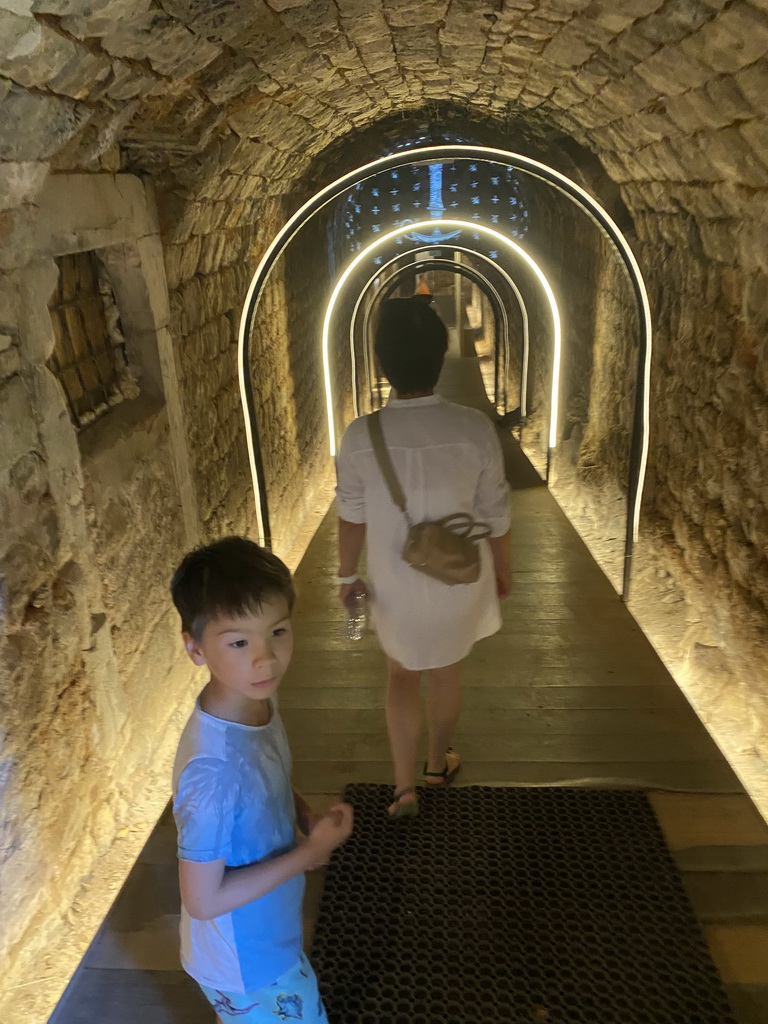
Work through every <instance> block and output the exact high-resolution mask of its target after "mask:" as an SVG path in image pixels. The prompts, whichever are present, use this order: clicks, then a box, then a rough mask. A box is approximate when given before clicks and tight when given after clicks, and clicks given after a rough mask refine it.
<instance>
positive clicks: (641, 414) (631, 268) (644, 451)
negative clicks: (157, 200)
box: [238, 143, 653, 600]
mask: <svg viewBox="0 0 768 1024" xmlns="http://www.w3.org/2000/svg"><path fill="white" fill-rule="evenodd" d="M451 160H476V161H484V162H486V163H496V164H501V165H503V166H506V167H512V168H514V169H515V170H516V171H518V172H522V173H523V174H529V175H530V176H531V177H534V178H538V179H539V180H541V181H543V182H545V183H546V184H548V185H550V186H552V187H553V188H556V189H557V190H558V191H559V192H562V193H563V195H565V196H567V197H568V198H569V199H570V200H571V201H572V202H575V203H576V205H577V206H579V207H581V209H582V210H584V212H585V213H586V214H587V215H588V216H589V217H590V218H591V220H592V221H593V222H594V223H595V224H596V225H597V226H598V228H599V229H600V230H601V231H602V232H603V233H604V234H605V235H606V236H607V238H608V239H609V240H610V242H611V244H612V245H613V246H614V248H615V249H616V251H617V252H618V254H619V257H620V259H621V261H622V263H623V264H624V268H625V270H626V271H627V274H628V276H629V280H630V283H631V284H632V288H633V291H634V294H635V300H636V302H637V305H638V314H639V325H640V344H639V354H638V361H639V367H638V375H637V390H636V397H635V415H634V419H633V424H632V430H633V440H632V447H631V449H630V468H629V474H630V479H629V505H630V514H629V515H628V517H627V518H628V522H627V526H628V529H627V535H626V541H625V546H624V588H623V596H624V599H625V600H627V598H628V595H629V581H630V576H631V563H632V545H633V542H634V540H636V539H637V534H638V526H639V521H640V505H641V502H642V496H643V488H644V485H645V476H646V471H647V466H648V445H649V426H650V422H649V421H650V416H649V401H650V398H649V396H650V377H651V358H652V343H653V329H652V324H651V308H650V304H649V302H648V292H647V290H646V287H645V281H644V280H643V275H642V273H641V272H640V267H639V266H638V263H637V260H636V259H635V255H634V253H633V252H632V250H631V248H630V247H629V243H628V242H627V240H626V238H625V237H624V235H623V233H622V232H621V231H620V230H619V227H618V225H617V224H616V222H615V221H614V220H613V218H612V217H611V216H610V215H609V214H608V211H607V210H606V209H605V208H604V207H603V206H602V205H601V204H600V203H598V201H597V200H596V199H595V198H594V197H593V196H591V195H590V194H589V193H588V192H587V191H585V190H584V189H583V188H581V186H579V185H577V184H576V182H575V181H572V180H571V179H570V178H568V177H567V176H566V175H565V174H561V173H560V171H556V170H555V169H554V167H549V166H548V165H547V164H543V163H541V162H540V161H538V160H533V159H532V158H531V157H528V156H523V155H522V153H514V152H511V151H509V150H504V149H493V148H491V147H488V146H470V145H466V144H463V143H461V144H458V143H457V144H455V145H445V146H424V147H422V148H420V149H405V150H400V151H398V152H397V153H392V154H390V155H389V156H385V157H380V158H379V159H377V160H373V161H371V162H370V163H367V164H365V165H363V166H362V167H358V168H355V169H354V170H352V171H349V172H348V173H347V174H344V175H342V176H341V177H340V178H337V179H336V180H335V181H332V182H330V184H328V185H326V186H325V188H323V189H321V190H320V191H319V192H316V193H315V195H314V196H312V197H311V198H310V199H308V200H307V202H306V203H304V204H303V206H301V207H300V208H299V209H298V210H297V211H296V213H294V214H293V216H292V217H290V218H289V220H288V221H287V223H286V224H285V225H284V226H283V227H282V228H281V230H280V231H279V232H278V233H277V235H275V237H274V238H273V239H272V242H271V243H270V244H269V246H268V247H267V250H266V251H265V253H264V255H263V256H262V258H261V261H260V262H259V265H258V267H257V268H256V272H255V274H254V275H253V278H252V280H251V283H250V286H249V288H248V294H247V296H246V300H245V305H244V307H243V315H242V317H241V320H240V331H239V335H238V364H239V370H238V372H239V378H240V393H241V396H242V399H243V415H244V419H245V433H246V437H247V441H248V454H249V458H250V464H251V477H252V480H253V490H254V495H255V497H256V501H257V503H258V504H259V505H260V506H261V505H262V503H263V507H264V508H265V509H266V507H267V505H266V492H265V491H264V490H263V487H262V486H261V484H260V473H259V465H258V460H257V458H256V452H255V447H254V443H253V438H252V433H253V426H252V421H255V411H254V406H255V401H254V397H253V384H252V381H251V378H250V366H249V351H248V350H249V346H250V326H251V320H252V318H253V314H254V310H255V308H256V306H257V305H258V302H259V299H260V297H261V293H262V290H263V288H264V285H265V283H266V281H267V278H268V277H269V275H270V273H271V272H272V270H273V268H274V265H275V263H276V261H277V259H278V257H279V256H280V254H281V253H282V251H283V250H284V249H285V247H286V246H287V245H288V243H289V242H290V241H291V239H292V238H293V237H294V235H295V234H296V232H297V231H299V229H300V228H301V227H302V226H303V225H304V224H305V223H306V222H307V221H308V220H309V219H310V218H311V217H313V216H314V215H315V214H316V213H317V212H318V211H319V210H322V209H323V207H324V206H326V205H327V204H328V203H330V202H331V201H332V200H334V199H336V198H337V197H338V196H340V195H341V194H342V193H344V192H345V191H346V190H347V189H348V188H350V187H353V186H355V185H357V184H359V183H361V182H363V181H365V180H367V179H368V178H372V177H374V176H375V175H376V174H378V173H380V172H381V171H385V170H391V169H393V168H396V167H405V166H408V165H411V164H418V163H429V162H430V161H434V162H438V161H439V162H441V163H444V162H447V161H451ZM637 432H639V434H640V453H639V456H638V457H637V458H636V456H635V442H634V438H635V436H636V433H637Z"/></svg>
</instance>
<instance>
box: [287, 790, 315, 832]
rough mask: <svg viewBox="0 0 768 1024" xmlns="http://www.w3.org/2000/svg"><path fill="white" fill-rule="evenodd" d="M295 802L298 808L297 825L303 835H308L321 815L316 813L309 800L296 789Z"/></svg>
mask: <svg viewBox="0 0 768 1024" xmlns="http://www.w3.org/2000/svg"><path fill="white" fill-rule="evenodd" d="M293 804H294V807H295V808H296V827H297V828H298V830H299V832H301V834H302V835H303V836H308V835H309V833H310V832H311V831H312V829H313V828H314V827H315V825H316V824H317V823H318V821H319V820H320V815H319V814H315V812H314V811H313V810H312V808H311V807H310V806H309V804H308V803H307V801H306V800H305V799H304V797H303V796H302V795H301V793H297V792H296V790H295V789H294V791H293Z"/></svg>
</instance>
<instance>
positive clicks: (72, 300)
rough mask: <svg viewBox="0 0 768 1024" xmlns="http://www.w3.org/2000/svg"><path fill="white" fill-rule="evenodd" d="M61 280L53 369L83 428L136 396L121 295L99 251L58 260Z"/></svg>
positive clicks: (54, 309) (53, 312)
mask: <svg viewBox="0 0 768 1024" xmlns="http://www.w3.org/2000/svg"><path fill="white" fill-rule="evenodd" d="M56 262H57V264H58V267H59V280H58V284H57V286H56V291H55V292H54V293H53V296H52V298H51V300H50V302H49V303H48V309H49V312H50V316H51V322H52V323H53V331H54V336H55V339H56V340H55V344H54V349H53V354H52V356H51V359H50V364H49V365H50V367H51V369H52V370H53V372H54V373H55V374H56V376H57V377H58V379H59V381H60V382H61V385H62V387H63V388H64V392H65V394H66V396H67V404H68V405H69V411H70V415H71V417H72V420H73V422H74V424H75V426H76V427H78V428H83V427H86V426H88V424H89V423H92V422H93V421H94V420H95V419H97V418H98V417H99V416H101V415H103V414H104V413H105V412H108V411H109V409H111V408H112V406H114V405H117V404H118V403H119V402H121V401H122V400H123V399H124V398H130V397H134V395H135V393H136V390H137V389H136V382H135V379H134V378H133V375H132V374H131V373H130V369H129V366H128V358H127V355H126V350H125V340H124V338H123V333H122V330H121V327H120V317H119V314H118V311H117V306H116V304H115V296H114V293H113V292H112V287H111V285H110V283H109V278H108V277H107V275H106V272H105V270H104V266H103V264H102V262H101V260H100V259H99V257H98V254H97V253H96V252H77V253H72V254H69V255H66V256H60V257H59V258H58V259H57V260H56Z"/></svg>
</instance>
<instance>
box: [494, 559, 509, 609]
mask: <svg viewBox="0 0 768 1024" xmlns="http://www.w3.org/2000/svg"><path fill="white" fill-rule="evenodd" d="M494 571H495V574H496V593H497V594H498V595H499V600H500V601H503V600H504V599H505V598H507V597H509V595H510V594H511V593H512V571H511V569H510V568H509V566H508V565H501V566H499V565H497V566H495V567H494Z"/></svg>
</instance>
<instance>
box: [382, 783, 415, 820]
mask: <svg viewBox="0 0 768 1024" xmlns="http://www.w3.org/2000/svg"><path fill="white" fill-rule="evenodd" d="M415 792H416V790H415V788H414V787H413V786H408V787H407V788H406V789H401V790H398V792H397V793H395V795H394V798H393V800H392V804H391V807H393V808H394V810H388V811H387V814H388V815H389V820H390V821H402V820H403V819H407V818H415V817H416V815H417V814H418V813H419V801H418V800H409V801H408V803H405V804H404V803H401V802H400V801H401V800H402V798H403V797H404V796H408V794H409V793H415Z"/></svg>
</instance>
